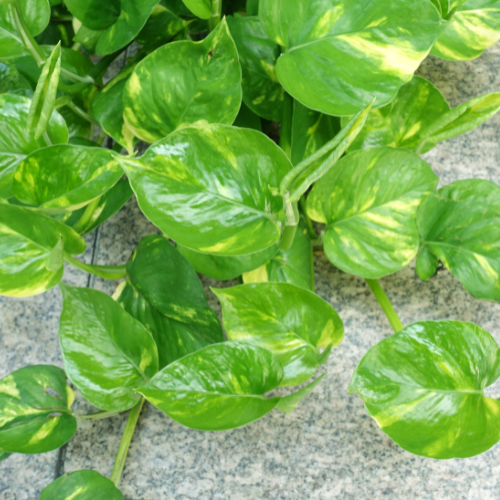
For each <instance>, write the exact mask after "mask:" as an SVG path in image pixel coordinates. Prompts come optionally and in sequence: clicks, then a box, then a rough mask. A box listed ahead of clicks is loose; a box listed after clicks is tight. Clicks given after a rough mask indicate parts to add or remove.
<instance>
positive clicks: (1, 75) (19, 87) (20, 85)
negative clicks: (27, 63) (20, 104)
mask: <svg viewBox="0 0 500 500" xmlns="http://www.w3.org/2000/svg"><path fill="white" fill-rule="evenodd" d="M5 93H9V94H17V95H21V96H24V97H32V96H33V90H32V88H31V85H30V83H29V82H28V80H26V78H24V76H22V75H21V74H20V73H19V72H18V71H17V69H16V67H15V66H14V65H13V64H9V63H8V62H4V61H0V94H5Z"/></svg>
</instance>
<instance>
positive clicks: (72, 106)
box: [67, 102, 98, 125]
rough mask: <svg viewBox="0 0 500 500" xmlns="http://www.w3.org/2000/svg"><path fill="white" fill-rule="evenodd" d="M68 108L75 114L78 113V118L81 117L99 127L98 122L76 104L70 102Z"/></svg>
mask: <svg viewBox="0 0 500 500" xmlns="http://www.w3.org/2000/svg"><path fill="white" fill-rule="evenodd" d="M67 106H68V108H69V109H71V110H72V111H73V112H74V113H76V114H77V115H78V116H80V117H81V118H83V119H84V120H87V121H88V122H90V123H92V124H93V125H98V123H97V121H96V120H94V117H93V116H91V115H90V114H89V113H87V112H86V111H84V110H83V109H82V108H80V107H78V106H77V105H76V104H75V103H74V102H69V103H68V104H67Z"/></svg>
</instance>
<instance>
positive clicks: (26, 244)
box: [0, 204, 85, 448]
mask: <svg viewBox="0 0 500 500" xmlns="http://www.w3.org/2000/svg"><path fill="white" fill-rule="evenodd" d="M61 237H62V239H63V241H64V249H65V251H66V252H67V253H68V254H70V255H76V254H79V253H82V252H84V251H85V242H84V241H83V240H82V239H81V238H80V236H79V235H78V234H77V233H75V232H74V231H73V230H72V229H71V228H69V227H67V226H65V225H64V224H61V223H60V222H58V221H56V220H54V219H51V218H49V217H46V216H44V215H42V214H40V213H37V212H35V211H33V210H29V209H27V208H22V207H17V206H14V205H7V204H0V295H8V296H11V297H27V296H30V295H36V294H39V293H43V292H45V291H46V290H48V289H49V288H52V287H53V286H55V285H57V283H58V282H59V281H60V280H61V278H62V275H63V269H62V268H61V269H59V270H58V271H57V272H52V271H49V270H47V267H46V263H47V259H48V258H49V256H50V254H51V252H52V250H53V248H54V247H55V246H56V245H57V243H58V242H59V239H60V238H61ZM0 448H1V446H0Z"/></svg>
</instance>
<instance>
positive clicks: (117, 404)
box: [59, 285, 158, 411]
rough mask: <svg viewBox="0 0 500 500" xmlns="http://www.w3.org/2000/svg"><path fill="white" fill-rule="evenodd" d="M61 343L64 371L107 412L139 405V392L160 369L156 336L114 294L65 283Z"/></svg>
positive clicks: (87, 396)
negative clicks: (119, 302)
mask: <svg viewBox="0 0 500 500" xmlns="http://www.w3.org/2000/svg"><path fill="white" fill-rule="evenodd" d="M60 287H61V291H62V294H63V310H62V313H61V319H60V323H59V341H60V343H61V351H62V355H63V360H64V369H65V371H66V373H67V375H68V378H69V379H70V380H71V382H72V383H73V384H74V385H75V386H76V387H78V389H79V391H80V392H81V393H82V395H83V396H84V397H85V399H87V400H88V401H89V402H90V403H92V404H93V405H94V406H97V407H98V408H101V409H102V410H107V411H124V410H128V409H130V408H132V407H133V406H135V405H136V404H137V403H138V401H139V399H140V396H139V395H138V394H137V393H136V392H135V390H136V389H137V388H138V387H140V386H141V385H143V384H144V383H146V382H147V381H148V380H149V379H150V378H151V377H152V376H153V375H154V374H155V373H156V372H157V371H158V351H157V349H156V345H155V342H154V340H153V337H152V336H151V334H150V333H149V332H148V330H147V329H146V328H145V327H144V326H143V325H142V324H141V323H139V321H137V320H135V319H134V318H132V317H131V316H129V315H128V314H127V313H126V312H125V311H124V310H123V309H122V308H121V307H120V306H119V305H118V304H117V303H116V302H115V301H114V300H113V299H112V298H111V297H109V296H108V295H106V294H104V293H102V292H99V291H97V290H92V289H89V288H74V287H70V286H67V285H60Z"/></svg>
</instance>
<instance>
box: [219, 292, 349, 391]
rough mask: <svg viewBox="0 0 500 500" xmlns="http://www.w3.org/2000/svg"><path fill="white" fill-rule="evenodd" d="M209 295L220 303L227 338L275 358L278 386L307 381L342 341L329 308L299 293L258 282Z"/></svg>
mask: <svg viewBox="0 0 500 500" xmlns="http://www.w3.org/2000/svg"><path fill="white" fill-rule="evenodd" d="M214 293H215V294H216V295H217V297H218V298H219V300H220V301H221V304H222V312H223V322H224V328H225V330H226V332H227V335H228V338H229V339H230V340H240V341H244V342H248V343H250V344H253V345H257V346H261V347H264V348H265V349H268V350H269V351H271V352H272V353H274V354H275V355H276V357H277V358H278V359H279V360H280V362H281V364H282V365H283V368H284V370H285V372H284V377H283V380H282V381H281V385H283V386H288V385H297V384H301V383H302V382H305V381H306V380H307V379H309V378H310V377H312V376H313V375H314V374H315V373H316V370H317V368H318V366H320V365H322V364H323V363H326V361H327V360H328V357H329V355H330V353H331V351H332V349H333V347H335V346H337V345H339V344H340V343H341V342H342V339H343V337H344V325H343V323H342V320H341V319H340V317H339V315H338V314H337V313H336V312H335V310H334V309H333V308H332V306H330V304H328V303H327V302H325V301H324V300H323V299H321V298H320V297H318V296H317V295H315V294H314V293H312V292H310V291H308V290H305V289H304V288H300V287H298V286H294V285H290V284H288V283H258V284H250V285H241V286H237V287H234V288H226V289H217V290H214ZM320 348H324V351H323V352H320Z"/></svg>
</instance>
